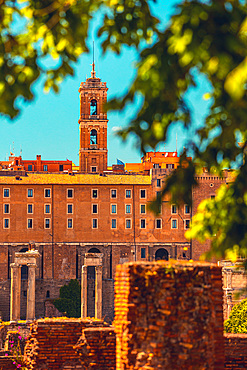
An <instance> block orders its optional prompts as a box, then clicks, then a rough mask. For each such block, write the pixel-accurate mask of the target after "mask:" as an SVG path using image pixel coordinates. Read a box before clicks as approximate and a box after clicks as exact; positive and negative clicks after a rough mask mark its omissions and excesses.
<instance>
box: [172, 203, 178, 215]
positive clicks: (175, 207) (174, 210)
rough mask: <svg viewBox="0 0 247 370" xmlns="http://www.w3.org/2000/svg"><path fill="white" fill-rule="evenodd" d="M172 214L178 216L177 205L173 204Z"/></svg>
mask: <svg viewBox="0 0 247 370" xmlns="http://www.w3.org/2000/svg"><path fill="white" fill-rule="evenodd" d="M172 214H173V215H175V214H177V206H176V204H172Z"/></svg>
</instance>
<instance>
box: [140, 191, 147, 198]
mask: <svg viewBox="0 0 247 370" xmlns="http://www.w3.org/2000/svg"><path fill="white" fill-rule="evenodd" d="M140 197H141V198H146V190H141V191H140Z"/></svg>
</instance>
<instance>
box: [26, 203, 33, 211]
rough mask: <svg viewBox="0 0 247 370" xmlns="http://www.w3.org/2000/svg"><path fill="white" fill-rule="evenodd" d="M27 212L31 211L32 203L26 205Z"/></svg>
mask: <svg viewBox="0 0 247 370" xmlns="http://www.w3.org/2000/svg"><path fill="white" fill-rule="evenodd" d="M27 213H33V205H32V204H28V205H27Z"/></svg>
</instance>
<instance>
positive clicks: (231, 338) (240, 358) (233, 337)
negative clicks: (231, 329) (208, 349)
mask: <svg viewBox="0 0 247 370" xmlns="http://www.w3.org/2000/svg"><path fill="white" fill-rule="evenodd" d="M224 337H225V369H234V370H242V369H247V334H229V333H226V334H225V335H224Z"/></svg>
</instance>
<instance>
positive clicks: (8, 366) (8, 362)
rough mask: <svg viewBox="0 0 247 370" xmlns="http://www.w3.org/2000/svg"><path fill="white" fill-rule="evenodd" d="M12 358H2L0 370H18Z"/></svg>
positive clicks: (0, 358)
mask: <svg viewBox="0 0 247 370" xmlns="http://www.w3.org/2000/svg"><path fill="white" fill-rule="evenodd" d="M13 362H14V360H13V359H12V357H8V356H0V370H16V365H14V364H13Z"/></svg>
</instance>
